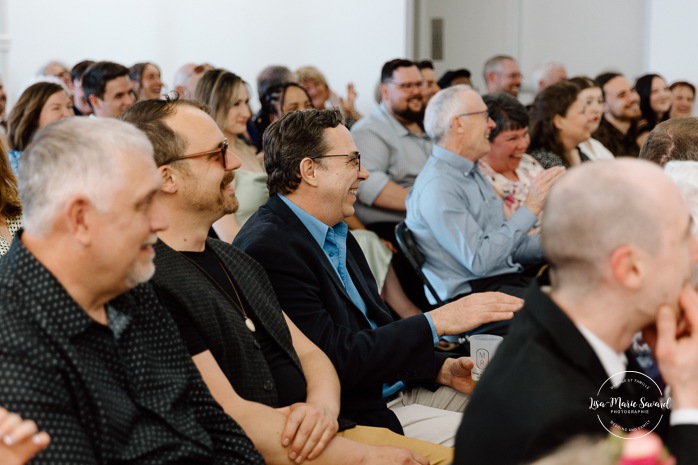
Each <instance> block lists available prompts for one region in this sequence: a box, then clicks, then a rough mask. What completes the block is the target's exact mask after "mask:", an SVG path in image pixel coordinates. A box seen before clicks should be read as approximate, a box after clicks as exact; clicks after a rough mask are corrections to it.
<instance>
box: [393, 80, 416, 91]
mask: <svg viewBox="0 0 698 465" xmlns="http://www.w3.org/2000/svg"><path fill="white" fill-rule="evenodd" d="M385 82H387V83H388V84H393V85H394V86H395V87H397V88H398V89H400V90H407V91H409V90H413V89H419V88H420V87H422V83H423V82H424V81H415V82H395V81H392V80H387V81H385Z"/></svg>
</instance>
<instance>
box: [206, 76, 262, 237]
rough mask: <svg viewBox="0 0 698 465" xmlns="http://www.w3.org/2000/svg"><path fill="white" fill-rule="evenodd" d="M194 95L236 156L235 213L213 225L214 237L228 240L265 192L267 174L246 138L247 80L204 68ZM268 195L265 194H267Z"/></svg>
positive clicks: (247, 111) (249, 112) (254, 208)
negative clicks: (207, 110) (237, 164)
mask: <svg viewBox="0 0 698 465" xmlns="http://www.w3.org/2000/svg"><path fill="white" fill-rule="evenodd" d="M194 98H195V99H196V100H199V101H200V102H203V103H205V104H206V105H208V107H209V114H210V115H211V117H212V118H213V120H214V121H215V122H216V124H217V125H218V127H219V128H220V130H221V131H223V134H224V135H225V137H226V139H227V140H228V144H230V145H229V146H230V150H232V151H233V152H234V153H235V155H237V156H238V158H239V159H240V163H241V166H240V168H238V169H237V170H236V171H235V194H236V196H237V198H238V202H239V203H240V207H239V208H238V211H237V212H236V213H233V214H230V215H226V216H224V217H223V218H221V219H220V220H218V221H217V222H216V223H215V224H214V225H213V230H214V232H215V233H216V235H217V236H218V238H219V239H220V240H222V241H225V242H232V241H233V239H234V238H235V235H236V234H237V233H238V231H239V230H240V228H241V227H242V225H243V224H244V222H245V221H246V220H247V218H249V216H250V215H251V214H252V213H253V212H254V211H255V210H256V209H257V208H258V207H259V203H258V202H259V193H260V189H261V188H262V187H263V188H264V191H266V182H267V173H266V172H265V171H264V168H263V167H262V163H261V160H260V159H259V158H258V157H257V154H256V148H255V147H254V146H253V145H251V144H250V143H249V142H248V141H249V138H248V137H247V122H248V120H249V119H250V118H251V117H252V112H251V111H250V105H249V102H250V97H249V91H248V90H247V83H246V82H245V81H243V80H242V78H241V77H240V76H238V75H237V74H235V73H231V72H230V71H228V70H225V69H222V68H215V69H211V70H209V71H206V72H205V73H204V75H203V76H202V77H201V80H200V81H199V83H198V84H197V86H196V92H195V93H194ZM267 195H268V194H267Z"/></svg>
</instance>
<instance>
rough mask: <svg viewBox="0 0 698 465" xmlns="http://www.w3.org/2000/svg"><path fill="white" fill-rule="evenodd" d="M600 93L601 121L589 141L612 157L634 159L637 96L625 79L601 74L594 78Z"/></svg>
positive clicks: (639, 116) (639, 112)
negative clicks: (595, 142) (594, 142)
mask: <svg viewBox="0 0 698 465" xmlns="http://www.w3.org/2000/svg"><path fill="white" fill-rule="evenodd" d="M594 81H596V84H598V86H599V87H601V90H602V91H603V99H604V104H603V108H604V110H603V117H601V123H600V124H599V129H597V130H596V132H594V133H593V134H592V137H593V138H594V139H596V140H598V141H599V142H601V143H602V144H603V145H604V146H605V147H606V148H607V149H608V150H609V152H611V153H612V154H613V155H614V156H616V157H637V156H638V154H639V153H640V146H639V145H637V123H638V121H639V120H640V118H641V117H642V112H641V111H640V96H639V95H637V91H636V90H635V89H634V88H633V87H632V86H631V85H630V82H629V81H628V80H627V79H626V77H625V76H623V75H622V74H619V73H603V74H600V75H598V76H596V79H594Z"/></svg>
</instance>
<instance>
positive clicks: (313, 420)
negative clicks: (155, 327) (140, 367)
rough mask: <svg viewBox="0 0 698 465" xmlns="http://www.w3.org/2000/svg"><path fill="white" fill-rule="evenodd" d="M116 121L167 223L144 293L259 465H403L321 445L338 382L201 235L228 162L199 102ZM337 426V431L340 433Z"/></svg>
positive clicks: (232, 251) (385, 434)
mask: <svg viewBox="0 0 698 465" xmlns="http://www.w3.org/2000/svg"><path fill="white" fill-rule="evenodd" d="M122 119H124V120H126V121H128V122H131V123H133V124H135V125H136V126H137V127H139V128H142V129H143V130H144V131H145V132H146V135H148V137H149V138H150V140H151V142H152V143H153V145H154V155H155V161H156V164H157V165H158V167H159V170H160V174H161V176H162V178H163V184H162V187H161V198H162V208H163V211H164V215H165V217H166V218H167V220H168V223H169V224H170V227H169V228H168V229H167V230H166V231H160V232H159V233H158V237H159V239H160V240H159V241H158V243H157V244H156V245H155V252H156V255H155V257H156V258H155V266H156V273H155V275H154V277H153V283H154V285H155V290H156V292H157V293H158V295H159V296H160V298H161V301H162V302H163V304H164V305H165V307H166V308H167V309H168V310H169V311H170V313H171V314H172V316H173V317H174V320H175V322H176V323H177V324H178V326H179V329H180V332H181V334H182V337H183V338H184V340H185V342H186V344H187V347H188V349H189V353H190V354H191V356H192V358H193V360H194V363H195V365H196V366H197V368H198V369H199V371H200V372H201V375H202V377H203V379H204V381H205V382H206V384H207V385H208V387H209V389H210V390H211V393H212V394H213V396H214V398H215V399H216V400H218V401H219V403H220V404H221V406H222V407H223V408H224V410H225V411H226V412H228V413H229V414H230V415H231V416H232V417H233V418H235V419H236V420H237V421H238V422H239V423H240V425H241V426H242V427H243V428H244V430H245V432H246V433H247V434H248V435H249V436H250V438H251V439H252V441H253V442H254V444H255V446H256V447H257V448H258V449H259V450H260V451H261V452H262V455H263V456H264V458H265V460H266V461H267V463H269V464H280V463H292V462H293V461H294V460H295V459H298V461H299V462H300V461H303V460H305V459H306V458H308V459H313V462H312V463H319V464H323V463H327V464H342V463H346V464H354V463H360V462H361V461H363V460H367V461H370V460H373V461H375V462H377V463H379V462H380V463H395V462H396V461H398V459H406V458H408V457H410V454H408V453H407V452H406V451H401V450H397V449H383V448H374V447H364V446H363V445H361V444H358V443H355V442H351V441H348V440H345V439H341V438H334V439H333V437H334V435H335V433H336V431H337V415H338V413H339V380H338V379H337V374H336V372H335V370H334V367H333V366H332V363H331V362H330V361H329V360H328V359H327V357H326V356H325V355H324V354H323V353H322V352H321V351H320V350H319V349H318V348H317V347H316V346H315V345H314V344H312V343H311V342H310V341H309V340H308V339H307V338H306V337H305V336H303V334H302V333H301V332H300V331H299V330H298V329H297V328H296V327H295V325H293V323H291V322H290V321H289V320H288V319H287V318H286V317H285V315H284V314H283V312H282V311H281V308H280V306H279V303H278V301H277V300H276V298H275V297H274V291H273V290H272V288H271V284H270V283H269V280H268V278H267V277H266V276H265V274H264V270H263V269H262V268H261V267H260V266H259V265H258V264H257V263H255V262H254V261H253V260H252V259H250V258H249V257H248V256H247V255H245V254H244V253H242V252H240V251H239V250H238V249H236V248H235V247H233V246H232V245H230V244H225V243H223V242H220V241H217V240H215V239H212V238H208V237H207V232H208V229H209V228H210V226H211V224H212V223H213V222H215V221H216V220H217V219H218V218H220V217H221V216H222V215H224V214H230V213H233V212H234V211H235V209H236V207H237V200H236V198H235V192H234V191H233V190H232V189H230V188H229V186H230V184H231V183H232V180H233V170H234V169H236V168H238V167H239V166H240V161H239V160H238V159H237V158H236V156H235V155H234V153H233V152H231V151H230V150H225V149H226V147H225V146H223V145H222V144H221V140H223V139H224V137H223V133H222V131H221V130H220V129H219V128H218V126H217V125H216V123H215V122H214V121H213V119H211V117H210V116H209V115H208V113H207V112H206V109H205V107H204V106H203V104H200V103H199V102H196V101H172V102H165V101H149V102H139V103H137V104H135V105H133V106H132V107H131V108H130V109H129V110H127V111H126V113H124V115H122ZM172 140H178V141H179V143H178V144H172V143H171V141H172ZM211 147H216V148H215V149H214V150H208V149H210V148H211ZM223 150H225V152H223ZM186 154H191V155H186ZM201 154H204V155H206V154H208V155H211V156H212V157H206V158H204V157H201V156H199V155H201ZM192 192H199V194H198V196H197V195H192V194H191V193H192ZM279 407H283V408H284V409H283V410H277V408H279ZM348 426H349V427H350V426H353V425H346V424H344V425H343V428H342V429H343V430H345V432H344V433H340V434H346V436H347V437H351V435H352V433H351V430H352V429H353V428H349V429H347V427H348ZM367 432H368V433H369V434H374V435H376V436H378V437H377V438H376V441H377V443H378V442H379V441H380V440H381V439H382V440H383V441H384V442H383V443H387V442H386V441H390V442H392V441H394V442H395V443H396V444H401V443H405V442H406V441H404V440H401V439H404V438H402V437H400V436H398V435H396V434H394V433H392V432H389V431H387V430H379V429H376V428H373V429H370V431H367ZM413 442H416V441H413ZM418 445H421V446H424V447H427V448H431V449H442V450H441V453H442V458H443V459H444V461H450V459H451V454H450V453H449V451H448V450H445V448H441V447H439V446H435V445H433V446H432V445H426V444H421V443H419V444H418ZM425 451H426V450H425ZM413 459H414V460H413V462H412V463H418V461H419V459H418V458H413Z"/></svg>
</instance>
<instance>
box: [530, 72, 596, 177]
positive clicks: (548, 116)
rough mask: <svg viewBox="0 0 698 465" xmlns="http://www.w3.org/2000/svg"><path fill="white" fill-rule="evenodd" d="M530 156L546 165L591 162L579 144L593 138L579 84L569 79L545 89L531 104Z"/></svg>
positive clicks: (569, 164)
mask: <svg viewBox="0 0 698 465" xmlns="http://www.w3.org/2000/svg"><path fill="white" fill-rule="evenodd" d="M530 116H531V145H530V148H531V155H532V156H533V157H534V158H535V159H536V160H537V161H538V162H539V163H540V164H541V165H543V168H550V167H552V166H564V167H566V168H569V167H571V166H575V165H579V164H580V163H582V162H585V161H588V160H589V157H587V156H586V155H585V154H584V152H582V151H581V150H580V149H579V148H578V145H579V144H581V143H582V142H584V141H585V140H587V139H589V138H590V137H591V128H590V125H589V118H588V116H587V113H586V105H585V102H584V98H583V96H582V95H581V91H580V88H579V86H577V85H576V84H573V83H571V82H569V81H564V82H558V83H557V84H553V85H552V86H549V87H546V88H545V89H543V90H542V91H541V92H540V93H539V94H538V95H537V96H536V99H535V100H534V101H533V105H532V107H531V113H530Z"/></svg>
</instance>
